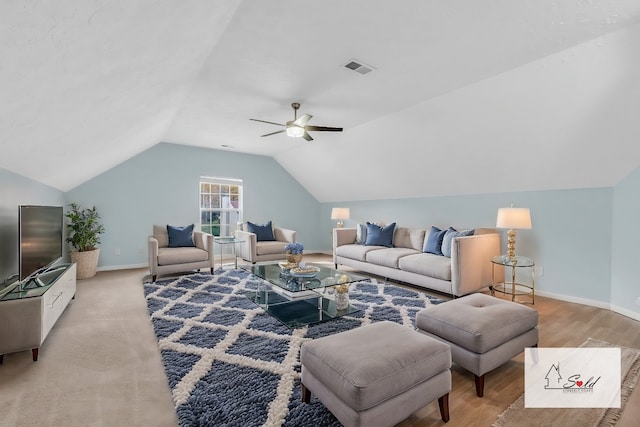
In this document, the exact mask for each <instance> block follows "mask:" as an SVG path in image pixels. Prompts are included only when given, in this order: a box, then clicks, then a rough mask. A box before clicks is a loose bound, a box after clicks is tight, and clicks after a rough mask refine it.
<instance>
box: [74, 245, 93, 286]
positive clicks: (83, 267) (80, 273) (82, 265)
mask: <svg viewBox="0 0 640 427" xmlns="http://www.w3.org/2000/svg"><path fill="white" fill-rule="evenodd" d="M99 256H100V249H94V250H92V251H85V252H75V251H74V252H71V262H75V263H76V267H77V269H78V270H77V273H76V274H77V276H76V278H77V279H89V278H91V277H93V276H95V275H96V269H97V268H98V257H99Z"/></svg>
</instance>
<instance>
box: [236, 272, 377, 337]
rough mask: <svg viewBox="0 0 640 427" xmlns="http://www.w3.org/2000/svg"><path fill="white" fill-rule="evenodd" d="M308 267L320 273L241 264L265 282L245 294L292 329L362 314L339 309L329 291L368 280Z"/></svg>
mask: <svg viewBox="0 0 640 427" xmlns="http://www.w3.org/2000/svg"><path fill="white" fill-rule="evenodd" d="M285 264H286V263H282V265H285ZM305 267H315V269H316V270H317V271H315V272H309V273H298V274H297V273H295V270H294V272H292V270H289V269H287V268H283V267H281V265H280V263H270V264H262V265H255V264H253V265H241V266H240V268H242V269H243V270H246V271H248V272H250V273H252V274H253V275H255V276H257V277H259V278H260V279H262V283H261V284H259V285H258V286H257V287H256V289H255V290H254V291H248V292H247V293H246V294H245V295H246V296H247V297H248V298H249V299H251V300H252V301H253V302H254V303H256V304H257V305H258V306H260V307H262V308H263V309H264V310H265V311H266V312H267V313H269V314H270V315H271V316H273V317H275V318H276V319H278V320H279V321H280V322H282V323H284V324H285V325H286V326H288V327H290V328H299V327H301V326H305V325H310V324H314V323H320V322H326V321H327V320H331V319H335V318H338V317H341V316H344V315H347V314H351V313H355V312H357V311H359V309H357V308H355V307H353V306H352V305H349V306H348V307H347V308H346V309H344V310H338V309H337V308H336V302H335V300H334V299H333V298H329V296H330V295H329V294H330V292H329V290H332V288H333V287H335V286H337V285H343V284H350V283H354V282H360V281H363V280H367V279H368V277H365V276H360V275H357V274H352V273H347V272H344V271H340V270H335V269H333V268H328V267H324V266H319V265H313V264H306V265H305Z"/></svg>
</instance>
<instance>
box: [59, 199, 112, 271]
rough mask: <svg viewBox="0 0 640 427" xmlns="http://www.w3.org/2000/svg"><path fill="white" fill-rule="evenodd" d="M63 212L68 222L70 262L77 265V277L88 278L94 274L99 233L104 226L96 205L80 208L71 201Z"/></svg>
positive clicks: (98, 251)
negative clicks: (70, 248)
mask: <svg viewBox="0 0 640 427" xmlns="http://www.w3.org/2000/svg"><path fill="white" fill-rule="evenodd" d="M69 206H70V209H69V211H67V213H66V214H65V216H66V217H67V219H68V220H69V222H68V223H67V227H68V230H69V233H68V236H67V242H69V243H70V244H71V246H72V247H73V249H75V250H73V251H71V262H74V263H76V265H77V278H78V279H88V278H90V277H93V276H95V275H96V269H97V267H98V257H99V256H100V248H98V247H97V246H98V244H100V234H102V233H104V226H103V225H102V223H101V221H100V214H99V213H98V211H97V210H96V207H95V206H94V207H93V208H91V209H89V208H86V209H82V208H81V207H80V205H79V204H77V203H71V204H70V205H69Z"/></svg>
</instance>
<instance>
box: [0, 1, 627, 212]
mask: <svg viewBox="0 0 640 427" xmlns="http://www.w3.org/2000/svg"><path fill="white" fill-rule="evenodd" d="M0 16H2V19H1V20H0V47H1V49H2V50H1V52H2V56H1V57H0V95H1V98H0V99H2V100H3V102H2V103H0V138H1V140H2V149H1V155H0V167H3V168H5V169H8V170H12V171H14V172H17V173H19V174H22V175H25V176H28V177H30V178H32V179H35V180H38V181H41V182H44V183H46V184H48V185H51V186H53V187H56V188H58V189H60V190H63V191H66V190H69V189H71V188H73V187H75V186H77V185H79V184H81V183H82V182H84V181H86V180H88V179H90V178H92V177H94V176H96V175H98V174H100V173H102V172H104V171H105V170H108V169H109V168H111V167H113V166H115V165H117V164H118V163H120V162H122V161H124V160H126V159H128V158H130V157H132V156H134V155H136V154H138V153H140V152H142V151H144V150H146V149H147V148H149V147H151V146H153V145H155V144H156V143H158V142H161V141H165V142H173V143H177V144H186V145H195V146H203V147H209V148H214V149H226V150H234V151H240V152H245V153H255V154H261V155H268V156H273V157H274V158H275V159H276V160H277V161H278V162H279V163H280V164H282V166H283V167H284V168H286V169H287V170H288V171H289V172H290V173H291V174H292V175H293V176H294V177H295V178H296V179H297V180H298V181H299V182H300V183H301V184H302V185H303V186H304V187H305V188H306V189H307V190H309V191H310V192H311V193H312V194H313V195H314V196H315V197H316V198H317V199H318V200H320V201H323V202H328V201H340V200H356V199H382V198H394V197H421V196H434V195H447V194H473V193H486V192H501V191H526V190H544V189H564V188H587V187H605V186H611V185H614V184H615V183H616V182H618V181H619V180H620V179H622V178H623V177H624V176H626V175H627V174H628V173H630V172H631V171H632V170H634V169H635V168H636V167H638V166H639V165H640V160H639V159H640V144H638V143H637V139H638V135H640V121H639V120H637V112H638V111H640V108H639V107H640V79H638V78H637V76H638V75H640V2H639V1H638V0H591V1H589V0H556V1H551V0H517V1H515V0H483V1H473V0H464V1H463V0H458V1H455V0H454V1H451V0H449V1H446V2H445V1H437V0H430V1H424V0H401V1H395V2H383V1H375V2H374V1H371V0H350V1H340V0H330V1H322V2H319V1H307V0H286V1H285V0H279V1H275V0H273V1H265V0H245V1H224V2H212V1H198V0H188V1H180V2H170V1H165V2H158V1H154V0H128V1H125V0H109V1H108V2H105V1H99V0H65V1H64V2H50V1H46V0H30V1H26V0H25V1H14V2H2V3H0ZM354 58H355V59H357V60H360V61H363V62H365V63H367V64H370V65H372V66H374V67H376V70H375V71H374V72H372V73H370V74H367V75H360V74H358V73H355V72H352V71H350V70H347V69H346V68H344V67H343V65H344V64H345V63H347V62H348V61H349V60H351V59H354ZM293 101H297V102H300V103H301V104H302V108H301V109H300V110H301V113H309V114H312V115H313V116H314V118H313V119H312V120H311V122H310V124H312V125H320V126H340V127H344V128H345V131H344V132H343V133H341V134H340V133H328V132H327V133H322V132H314V133H312V136H313V137H314V138H315V140H314V141H312V142H306V141H304V140H303V139H292V138H289V137H287V136H285V135H284V134H279V135H274V136H270V137H267V138H261V137H260V135H262V134H265V133H269V132H273V131H276V130H279V128H277V127H276V126H273V125H269V124H263V123H258V122H252V121H249V120H248V119H249V118H258V119H264V120H268V121H274V122H279V123H280V122H281V123H284V122H285V121H287V120H291V119H292V117H293V111H292V110H291V107H290V104H291V102H293ZM223 146H229V147H228V148H225V147H223ZM60 164H64V165H68V166H66V167H63V168H61V167H60Z"/></svg>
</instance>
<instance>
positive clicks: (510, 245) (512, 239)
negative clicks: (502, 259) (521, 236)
mask: <svg viewBox="0 0 640 427" xmlns="http://www.w3.org/2000/svg"><path fill="white" fill-rule="evenodd" d="M507 254H508V255H509V259H510V260H512V261H513V260H514V259H516V232H515V231H513V230H509V231H508V232H507Z"/></svg>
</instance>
